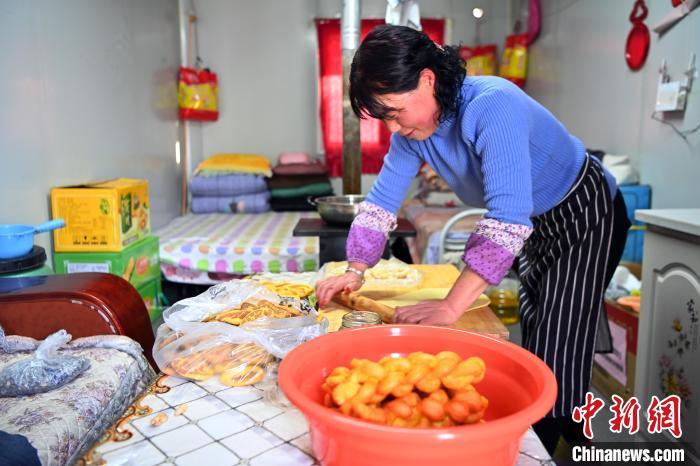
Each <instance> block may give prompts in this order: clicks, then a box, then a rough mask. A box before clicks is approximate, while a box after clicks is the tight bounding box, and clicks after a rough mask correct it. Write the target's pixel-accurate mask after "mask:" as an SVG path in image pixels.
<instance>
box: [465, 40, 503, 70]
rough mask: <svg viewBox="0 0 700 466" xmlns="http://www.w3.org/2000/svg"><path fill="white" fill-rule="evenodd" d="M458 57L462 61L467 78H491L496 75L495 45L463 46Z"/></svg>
mask: <svg viewBox="0 0 700 466" xmlns="http://www.w3.org/2000/svg"><path fill="white" fill-rule="evenodd" d="M459 55H460V57H462V60H464V62H465V64H466V67H467V75H469V76H492V75H495V74H496V45H495V44H489V45H477V46H476V47H467V46H463V47H460V48H459Z"/></svg>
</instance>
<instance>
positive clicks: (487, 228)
mask: <svg viewBox="0 0 700 466" xmlns="http://www.w3.org/2000/svg"><path fill="white" fill-rule="evenodd" d="M531 233H532V228H531V227H529V226H527V225H518V224H515V223H505V222H500V221H498V220H494V219H492V218H484V219H482V220H479V221H478V222H476V228H475V229H474V234H476V235H481V236H484V237H485V238H488V239H490V240H491V241H493V242H494V243H496V244H497V245H499V246H501V247H503V248H505V249H507V250H508V252H510V253H511V254H512V255H513V256H517V255H518V254H519V253H520V250H521V249H522V248H523V245H524V244H525V240H526V239H527V238H528V237H529V236H530V234H531Z"/></svg>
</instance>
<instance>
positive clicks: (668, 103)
mask: <svg viewBox="0 0 700 466" xmlns="http://www.w3.org/2000/svg"><path fill="white" fill-rule="evenodd" d="M685 96H686V91H685V89H684V88H683V86H682V85H681V82H680V81H673V82H666V83H659V88H658V90H657V92H656V106H655V107H654V110H656V111H657V112H674V111H683V110H685Z"/></svg>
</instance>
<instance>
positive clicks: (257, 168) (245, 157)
mask: <svg viewBox="0 0 700 466" xmlns="http://www.w3.org/2000/svg"><path fill="white" fill-rule="evenodd" d="M199 173H202V174H204V175H214V174H221V173H248V174H254V175H263V176H272V172H271V168H270V161H269V160H267V157H265V156H264V155H257V154H215V155H212V156H211V157H209V158H208V159H206V160H204V161H202V162H201V163H200V164H199V165H198V166H197V169H196V170H195V174H199Z"/></svg>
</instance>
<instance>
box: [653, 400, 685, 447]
mask: <svg viewBox="0 0 700 466" xmlns="http://www.w3.org/2000/svg"><path fill="white" fill-rule="evenodd" d="M647 419H648V420H649V433H650V434H656V433H661V432H663V431H664V430H667V431H669V432H671V434H672V435H673V436H674V437H676V438H680V436H681V434H682V433H683V432H682V431H681V399H680V397H679V396H678V395H669V396H667V397H666V398H664V399H663V400H661V401H659V398H658V397H657V396H656V395H654V396H652V397H651V403H650V404H649V408H648V409H647Z"/></svg>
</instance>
